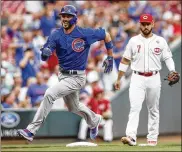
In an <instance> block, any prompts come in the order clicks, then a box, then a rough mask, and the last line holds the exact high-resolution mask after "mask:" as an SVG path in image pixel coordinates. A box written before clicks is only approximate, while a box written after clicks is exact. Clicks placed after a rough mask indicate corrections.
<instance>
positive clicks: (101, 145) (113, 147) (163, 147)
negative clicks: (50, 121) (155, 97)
mask: <svg viewBox="0 0 182 152" xmlns="http://www.w3.org/2000/svg"><path fill="white" fill-rule="evenodd" d="M66 144H68V143H61V144H52V143H50V144H28V145H26V144H21V145H20V144H16V145H2V147H1V148H2V149H1V150H2V151H14V152H18V151H50V152H51V151H181V142H165V143H158V145H157V146H155V147H139V146H128V145H123V144H122V143H121V142H119V141H113V142H111V143H105V142H97V144H98V146H97V147H66ZM138 144H139V143H138Z"/></svg>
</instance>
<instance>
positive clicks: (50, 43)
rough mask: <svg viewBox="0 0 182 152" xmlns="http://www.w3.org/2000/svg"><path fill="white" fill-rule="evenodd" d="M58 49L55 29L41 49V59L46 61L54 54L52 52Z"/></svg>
mask: <svg viewBox="0 0 182 152" xmlns="http://www.w3.org/2000/svg"><path fill="white" fill-rule="evenodd" d="M55 49H56V31H53V32H52V33H51V34H50V36H49V37H48V39H47V42H46V43H45V44H44V46H43V47H42V48H41V49H40V51H41V59H42V60H43V61H46V60H48V59H49V57H50V56H51V55H52V52H53V51H54V50H55Z"/></svg>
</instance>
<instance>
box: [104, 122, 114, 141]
mask: <svg viewBox="0 0 182 152" xmlns="http://www.w3.org/2000/svg"><path fill="white" fill-rule="evenodd" d="M112 126H113V120H112V119H108V120H105V122H104V125H103V129H104V141H112V140H113V131H112Z"/></svg>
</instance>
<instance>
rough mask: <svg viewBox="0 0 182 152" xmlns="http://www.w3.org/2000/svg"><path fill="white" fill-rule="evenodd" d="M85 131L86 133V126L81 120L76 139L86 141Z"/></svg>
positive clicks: (83, 120)
mask: <svg viewBox="0 0 182 152" xmlns="http://www.w3.org/2000/svg"><path fill="white" fill-rule="evenodd" d="M87 131H88V124H87V122H86V121H85V119H83V118H82V119H81V121H80V125H79V132H78V139H80V140H86V139H87Z"/></svg>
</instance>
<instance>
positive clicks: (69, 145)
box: [66, 142, 98, 147]
mask: <svg viewBox="0 0 182 152" xmlns="http://www.w3.org/2000/svg"><path fill="white" fill-rule="evenodd" d="M95 146H98V145H97V144H94V143H91V142H74V143H70V144H67V145H66V147H95Z"/></svg>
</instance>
